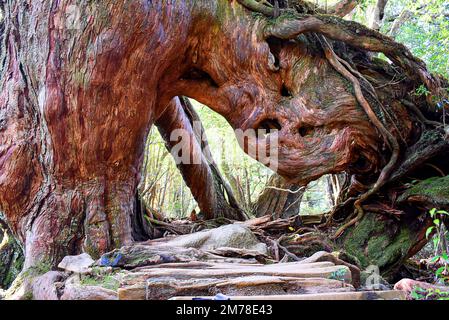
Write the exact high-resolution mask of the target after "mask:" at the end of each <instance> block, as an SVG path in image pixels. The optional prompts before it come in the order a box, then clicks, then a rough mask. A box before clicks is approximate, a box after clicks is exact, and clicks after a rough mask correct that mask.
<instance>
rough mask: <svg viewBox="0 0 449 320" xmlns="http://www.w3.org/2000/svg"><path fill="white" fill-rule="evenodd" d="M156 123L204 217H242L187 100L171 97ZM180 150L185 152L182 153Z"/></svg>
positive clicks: (237, 218) (241, 210) (196, 115)
mask: <svg viewBox="0 0 449 320" xmlns="http://www.w3.org/2000/svg"><path fill="white" fill-rule="evenodd" d="M156 126H157V127H158V129H159V132H160V133H161V135H162V137H163V138H164V140H165V143H166V146H167V149H168V150H169V151H171V152H176V154H174V156H175V159H178V163H177V166H178V168H179V170H180V172H181V174H182V176H183V178H184V181H185V182H186V184H187V186H188V187H189V188H190V191H191V192H192V194H193V197H194V198H195V200H196V201H197V203H198V206H199V207H200V209H201V213H202V214H203V215H204V218H205V219H215V218H228V219H233V220H245V219H246V218H247V217H246V214H245V213H244V211H243V209H242V208H240V206H239V204H238V202H237V200H236V199H235V197H234V195H233V193H232V190H231V188H230V187H229V185H228V184H227V182H226V181H225V180H224V179H223V177H222V176H221V173H220V171H219V169H218V166H217V165H216V163H215V161H214V159H213V156H212V154H211V153H210V149H209V146H208V142H207V137H206V134H205V129H204V127H203V125H202V123H201V119H200V117H199V116H198V114H197V113H196V111H195V109H194V107H193V106H192V104H191V103H190V101H189V100H188V99H187V98H175V99H173V100H172V102H171V103H170V105H169V106H168V108H167V109H166V111H165V113H164V114H162V115H161V117H160V118H159V119H158V120H157V121H156ZM181 133H182V134H183V135H184V137H183V139H182V141H180V140H179V139H178V138H181V135H180V134H181ZM186 135H187V136H186ZM180 142H181V144H180ZM175 147H177V148H175ZM173 150H174V151H173ZM182 152H189V153H188V154H187V155H183V154H182Z"/></svg>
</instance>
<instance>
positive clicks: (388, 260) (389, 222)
mask: <svg viewBox="0 0 449 320" xmlns="http://www.w3.org/2000/svg"><path fill="white" fill-rule="evenodd" d="M426 229H427V224H426V223H423V222H422V219H416V220H414V219H411V218H407V217H406V218H404V219H402V220H401V221H398V220H395V219H392V218H389V217H387V216H385V215H382V214H376V213H371V212H367V213H366V214H365V216H364V218H363V219H362V220H361V221H360V223H359V224H357V225H356V226H354V227H352V228H350V229H349V230H348V231H347V232H346V233H345V235H344V237H343V239H342V240H340V243H339V245H340V247H341V250H342V251H345V252H346V253H348V254H350V255H352V256H354V257H356V258H357V259H358V260H359V261H360V265H361V267H362V268H367V267H369V266H376V267H378V268H379V270H380V273H381V275H382V276H383V277H385V278H386V279H389V278H391V277H392V276H394V273H395V272H396V271H397V270H398V268H399V267H400V266H401V265H402V264H403V263H404V261H405V260H406V259H408V258H409V257H410V256H412V255H413V254H415V253H416V252H417V251H418V250H419V249H420V248H421V247H422V246H423V245H424V244H425V230H426Z"/></svg>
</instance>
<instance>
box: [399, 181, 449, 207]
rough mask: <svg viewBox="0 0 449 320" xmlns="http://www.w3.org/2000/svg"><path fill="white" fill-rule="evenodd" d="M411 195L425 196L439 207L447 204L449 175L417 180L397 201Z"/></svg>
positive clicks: (448, 199) (448, 198)
mask: <svg viewBox="0 0 449 320" xmlns="http://www.w3.org/2000/svg"><path fill="white" fill-rule="evenodd" d="M411 196H421V197H426V198H428V199H429V200H431V202H432V203H435V205H439V206H441V207H446V206H449V176H446V177H434V178H430V179H427V180H424V181H421V182H419V183H418V184H416V185H415V186H413V187H412V188H410V189H409V190H407V191H406V192H405V193H404V194H403V195H402V196H401V197H400V198H399V202H402V201H405V200H407V198H409V197H411Z"/></svg>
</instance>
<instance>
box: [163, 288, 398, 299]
mask: <svg viewBox="0 0 449 320" xmlns="http://www.w3.org/2000/svg"><path fill="white" fill-rule="evenodd" d="M229 298H230V300H268V301H269V300H271V301H272V300H406V293H405V292H404V291H399V290H390V291H360V292H328V293H313V294H294V295H263V296H230V297H229ZM193 299H205V300H213V299H214V297H211V296H202V297H198V296H196V297H195V296H190V297H173V298H171V299H170V300H193Z"/></svg>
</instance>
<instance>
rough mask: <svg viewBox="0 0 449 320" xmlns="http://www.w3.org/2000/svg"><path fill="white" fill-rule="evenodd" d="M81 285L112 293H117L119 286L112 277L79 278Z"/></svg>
mask: <svg viewBox="0 0 449 320" xmlns="http://www.w3.org/2000/svg"><path fill="white" fill-rule="evenodd" d="M81 284H82V285H83V286H98V287H102V288H105V289H109V290H113V291H117V290H118V288H119V286H120V282H119V281H118V280H117V279H116V278H115V277H114V275H106V276H83V277H81Z"/></svg>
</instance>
